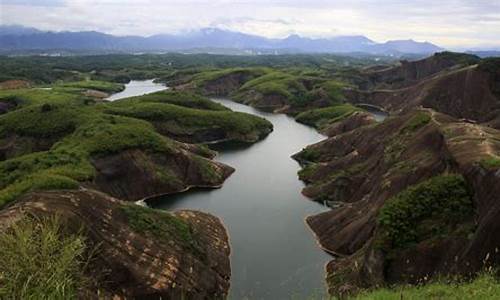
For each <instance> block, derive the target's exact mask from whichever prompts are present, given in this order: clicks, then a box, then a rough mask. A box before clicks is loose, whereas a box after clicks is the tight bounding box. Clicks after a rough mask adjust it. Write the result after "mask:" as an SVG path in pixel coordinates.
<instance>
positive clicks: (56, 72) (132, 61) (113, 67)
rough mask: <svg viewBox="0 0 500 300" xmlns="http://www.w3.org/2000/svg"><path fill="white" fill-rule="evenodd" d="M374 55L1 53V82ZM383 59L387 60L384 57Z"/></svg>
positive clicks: (115, 77)
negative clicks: (37, 54) (19, 54)
mask: <svg viewBox="0 0 500 300" xmlns="http://www.w3.org/2000/svg"><path fill="white" fill-rule="evenodd" d="M376 59H377V57H372V56H363V57H348V56H339V55H331V54H324V55H307V54H295V55H259V56H241V55H240V56H238V55H232V56H231V55H211V54H180V53H169V54H143V55H130V54H109V55H93V56H64V57H47V56H17V57H8V56H0V82H2V81H5V80H11V79H22V80H29V81H32V82H34V83H53V82H55V81H58V80H64V81H67V80H79V79H82V77H87V78H88V77H89V76H90V77H91V79H96V80H107V81H115V82H122V83H123V82H127V81H129V80H131V79H143V78H152V77H164V76H168V75H169V74H170V73H171V72H172V71H174V70H179V69H188V68H202V69H205V68H206V69H210V68H227V67H254V66H264V67H274V68H290V67H307V68H321V69H339V68H353V67H359V66H365V65H369V64H373V63H374V62H375V60H376ZM383 62H386V63H387V62H390V59H389V58H385V59H384V61H382V63H383Z"/></svg>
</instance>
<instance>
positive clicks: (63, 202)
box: [0, 190, 231, 299]
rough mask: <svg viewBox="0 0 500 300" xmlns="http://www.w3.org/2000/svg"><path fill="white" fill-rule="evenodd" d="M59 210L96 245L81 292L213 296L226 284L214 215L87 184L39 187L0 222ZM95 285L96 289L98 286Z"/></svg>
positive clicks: (223, 239)
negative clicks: (136, 200)
mask: <svg viewBox="0 0 500 300" xmlns="http://www.w3.org/2000/svg"><path fill="white" fill-rule="evenodd" d="M26 215H29V216H31V217H35V218H41V217H47V216H52V215H57V216H59V218H61V220H62V222H63V223H64V225H65V228H66V230H67V231H68V233H70V232H79V231H80V230H82V232H83V234H84V235H85V237H86V246H87V248H88V251H89V253H93V256H92V257H91V260H90V266H88V267H87V271H86V272H87V274H86V275H87V276H88V277H89V279H90V286H87V287H85V289H86V290H84V291H81V292H82V293H83V294H85V296H84V298H96V299H97V297H99V298H102V297H105V298H113V297H115V298H148V299H159V298H166V299H177V298H183V297H184V298H187V299H218V298H224V297H225V296H226V295H227V293H228V289H229V277H230V274H231V271H230V265H229V253H230V248H229V242H228V236H227V233H226V231H225V229H224V227H223V225H222V223H221V221H220V220H219V219H217V218H216V217H213V216H211V215H209V214H206V213H202V212H195V211H178V212H175V213H169V212H165V211H156V210H152V209H148V208H144V207H140V206H137V205H135V204H130V203H126V202H123V201H121V200H118V199H115V198H112V197H109V196H107V195H105V194H103V193H100V192H96V191H92V190H79V191H52V192H37V193H31V194H27V195H25V196H23V197H22V198H21V199H19V201H18V202H16V203H15V204H14V205H12V206H10V207H9V208H6V209H4V210H2V211H0V230H6V228H8V227H9V226H10V225H12V224H13V223H14V222H16V221H17V220H20V219H21V218H22V217H24V216H26ZM98 291H99V292H98Z"/></svg>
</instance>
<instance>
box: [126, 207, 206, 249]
mask: <svg viewBox="0 0 500 300" xmlns="http://www.w3.org/2000/svg"><path fill="white" fill-rule="evenodd" d="M121 210H122V212H123V213H124V214H125V216H126V218H127V220H128V224H129V225H130V227H131V228H132V229H133V230H134V231H136V232H139V233H147V234H151V235H152V236H153V237H154V238H155V239H158V240H161V241H164V242H166V243H171V242H172V241H175V242H176V244H177V245H181V246H183V247H185V250H189V251H192V252H193V253H194V254H195V255H199V256H202V257H203V256H204V254H203V251H202V250H201V247H200V245H198V243H197V240H196V234H197V233H196V232H194V231H193V229H192V228H191V226H190V225H189V223H187V222H186V221H184V220H183V219H181V218H179V217H176V216H174V215H173V214H172V213H170V212H167V211H164V210H156V209H152V208H149V207H144V206H140V205H136V204H123V205H122V206H121Z"/></svg>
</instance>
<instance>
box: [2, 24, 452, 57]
mask: <svg viewBox="0 0 500 300" xmlns="http://www.w3.org/2000/svg"><path fill="white" fill-rule="evenodd" d="M54 49H60V50H77V51H85V50H94V51H107V52H161V51H186V50H190V49H198V51H200V49H211V50H210V51H215V50H214V49H233V50H234V49H237V50H241V51H242V53H248V54H259V53H267V54H269V53H354V52H360V53H369V54H384V55H400V54H432V53H434V52H439V51H442V50H443V49H442V48H441V47H438V46H436V45H434V44H431V43H428V42H416V41H413V40H394V41H388V42H385V43H377V42H375V41H373V40H371V39H369V38H367V37H365V36H339V37H332V38H321V39H313V38H307V37H301V36H298V35H290V36H289V37H287V38H284V39H269V38H265V37H261V36H256V35H251V34H245V33H240V32H234V31H227V30H221V29H217V28H204V29H200V30H197V31H191V32H188V33H186V34H182V35H173V34H159V35H153V36H149V37H142V36H114V35H110V34H105V33H101V32H96V31H83V32H69V31H63V32H47V31H41V30H37V29H35V28H28V27H23V26H0V51H3V52H5V51H10V52H15V51H27V50H42V51H43V50H54Z"/></svg>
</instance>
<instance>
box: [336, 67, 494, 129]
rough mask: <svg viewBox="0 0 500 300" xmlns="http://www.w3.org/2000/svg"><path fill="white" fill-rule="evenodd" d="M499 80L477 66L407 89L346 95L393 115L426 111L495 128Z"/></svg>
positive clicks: (349, 93) (356, 101) (356, 91)
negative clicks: (496, 86)
mask: <svg viewBox="0 0 500 300" xmlns="http://www.w3.org/2000/svg"><path fill="white" fill-rule="evenodd" d="M497 80H498V79H495V78H494V77H493V76H492V75H491V74H489V73H487V72H485V71H483V70H481V69H480V68H479V67H478V66H471V67H466V68H463V69H459V70H455V71H452V72H449V73H444V74H440V75H436V76H435V77H433V78H431V79H428V80H423V81H421V82H419V83H418V84H416V85H414V86H411V87H408V88H403V89H397V90H373V91H359V90H355V89H351V90H346V91H345V95H346V98H347V99H349V101H350V102H353V103H368V104H372V105H376V106H380V107H382V108H384V109H385V110H387V111H389V112H391V113H399V112H401V111H409V110H411V109H414V108H418V107H426V108H432V109H434V110H436V111H439V112H442V113H445V114H449V115H451V116H453V117H456V118H463V119H469V120H473V121H475V122H481V123H483V122H495V124H496V121H494V120H496V119H497V118H498V116H499V109H500V103H499V100H498V98H497V97H496V95H495V94H494V93H493V90H492V89H491V86H492V85H493V84H494V82H495V81H497Z"/></svg>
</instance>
